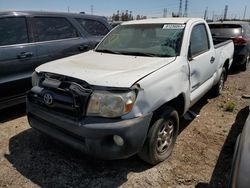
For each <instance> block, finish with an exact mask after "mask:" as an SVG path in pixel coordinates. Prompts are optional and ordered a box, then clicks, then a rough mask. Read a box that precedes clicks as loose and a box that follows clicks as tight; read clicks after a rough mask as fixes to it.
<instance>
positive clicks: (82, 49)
mask: <svg viewBox="0 0 250 188" xmlns="http://www.w3.org/2000/svg"><path fill="white" fill-rule="evenodd" d="M88 48H89V46H88V45H80V46H79V47H78V49H79V50H80V51H86V50H88Z"/></svg>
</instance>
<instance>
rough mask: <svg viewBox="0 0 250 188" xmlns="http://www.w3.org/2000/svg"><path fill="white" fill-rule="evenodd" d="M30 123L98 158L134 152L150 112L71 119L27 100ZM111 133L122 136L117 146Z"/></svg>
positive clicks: (115, 156)
mask: <svg viewBox="0 0 250 188" xmlns="http://www.w3.org/2000/svg"><path fill="white" fill-rule="evenodd" d="M27 116H28V121H29V123H30V126H31V127H33V128H35V129H37V130H38V131H40V132H43V133H45V134H47V135H49V136H51V137H54V138H56V139H58V140H59V141H62V142H64V143H66V144H68V145H70V146H72V147H74V148H76V149H79V150H81V151H83V152H84V153H86V154H89V155H92V156H95V157H98V158H102V159H108V160H111V159H122V158H127V157H130V156H132V155H134V154H136V153H137V152H138V151H139V150H140V149H141V148H142V146H143V144H144V141H145V139H146V136H147V132H148V128H149V124H150V121H151V118H152V114H149V115H147V116H143V117H138V118H134V119H129V120H122V119H104V118H90V117H86V118H84V119H82V120H79V119H72V118H68V117H67V116H64V115H63V114H61V113H60V114H57V113H55V112H53V111H52V112H50V111H49V110H48V109H45V108H44V107H42V106H40V105H38V104H35V103H32V102H30V101H28V100H27ZM113 135H119V136H121V137H122V138H123V139H124V145H123V146H118V145H116V144H115V143H114V141H113Z"/></svg>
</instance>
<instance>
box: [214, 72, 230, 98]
mask: <svg viewBox="0 0 250 188" xmlns="http://www.w3.org/2000/svg"><path fill="white" fill-rule="evenodd" d="M226 78H227V71H226V68H225V67H223V68H222V72H221V75H220V79H219V81H218V83H217V84H216V85H215V86H214V87H213V88H212V93H213V95H214V96H215V97H217V96H219V95H221V93H222V91H223V88H224V84H225V81H226Z"/></svg>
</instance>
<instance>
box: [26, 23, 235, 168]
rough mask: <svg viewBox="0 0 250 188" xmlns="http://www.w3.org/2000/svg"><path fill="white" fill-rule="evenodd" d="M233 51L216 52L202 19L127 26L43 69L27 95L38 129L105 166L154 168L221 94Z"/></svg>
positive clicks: (221, 47)
mask: <svg viewBox="0 0 250 188" xmlns="http://www.w3.org/2000/svg"><path fill="white" fill-rule="evenodd" d="M233 52H234V45H233V42H232V41H226V42H223V43H220V44H217V45H215V46H214V44H213V39H212V36H211V33H210V30H209V27H208V25H207V23H206V22H205V21H204V20H202V19H198V18H162V19H148V20H140V21H130V22H126V23H122V24H121V25H120V26H118V27H116V28H115V29H113V30H112V31H111V32H110V33H109V34H108V35H107V36H106V37H105V38H104V39H103V40H102V41H101V42H100V44H99V45H98V46H97V47H96V49H95V50H93V51H89V52H86V53H83V54H79V55H75V56H71V57H67V58H64V59H60V60H56V61H53V62H49V63H47V64H44V65H41V66H39V67H38V68H37V69H36V71H35V72H34V73H33V76H32V83H33V88H32V89H31V91H30V92H29V93H28V95H27V115H28V120H29V123H30V125H31V127H33V128H35V129H37V130H39V131H40V132H43V133H45V134H47V135H50V136H52V137H54V138H57V139H59V140H60V141H63V142H64V143H66V144H69V145H71V146H73V147H75V148H78V149H80V150H82V151H84V152H85V153H87V154H90V155H93V156H97V157H99V158H103V159H120V158H127V157H129V156H131V155H134V154H136V153H138V154H139V156H140V157H141V158H142V159H143V160H145V161H147V162H148V163H151V164H157V163H159V162H161V161H163V160H165V159H166V158H167V157H168V156H169V155H170V154H171V151H172V149H173V146H174V143H175V141H176V137H177V135H178V130H179V118H180V117H181V116H182V115H183V114H185V113H186V112H187V111H188V109H189V108H190V107H191V106H192V105H193V104H194V103H195V102H197V101H198V100H199V99H200V98H201V97H202V96H203V95H204V94H205V93H207V92H208V91H209V90H210V89H213V91H214V93H215V94H217V95H218V94H220V93H221V90H222V89H223V85H224V81H225V80H226V77H227V72H228V69H229V68H230V66H231V63H232V57H233Z"/></svg>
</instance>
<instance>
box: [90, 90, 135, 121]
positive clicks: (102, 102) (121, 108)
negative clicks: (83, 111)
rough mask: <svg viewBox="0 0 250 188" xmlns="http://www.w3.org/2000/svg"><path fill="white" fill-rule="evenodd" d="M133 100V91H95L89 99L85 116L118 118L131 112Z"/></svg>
mask: <svg viewBox="0 0 250 188" xmlns="http://www.w3.org/2000/svg"><path fill="white" fill-rule="evenodd" d="M135 99H136V94H135V92H134V91H130V92H126V93H111V92H108V91H96V92H94V93H93V94H92V96H91V98H90V102H89V105H88V110H87V115H88V116H102V117H119V116H122V115H125V114H127V113H129V112H130V111H131V110H132V108H133V105H134V102H135Z"/></svg>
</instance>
